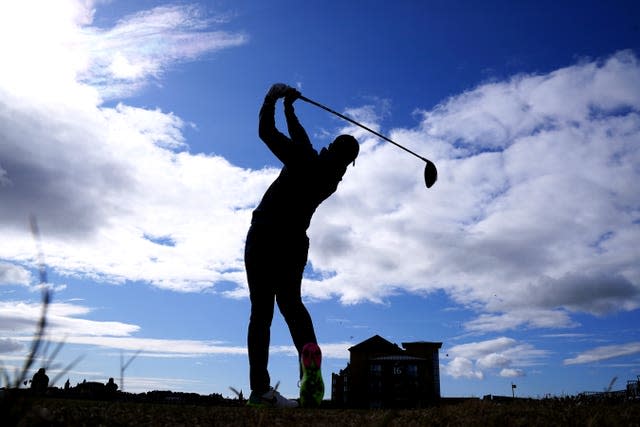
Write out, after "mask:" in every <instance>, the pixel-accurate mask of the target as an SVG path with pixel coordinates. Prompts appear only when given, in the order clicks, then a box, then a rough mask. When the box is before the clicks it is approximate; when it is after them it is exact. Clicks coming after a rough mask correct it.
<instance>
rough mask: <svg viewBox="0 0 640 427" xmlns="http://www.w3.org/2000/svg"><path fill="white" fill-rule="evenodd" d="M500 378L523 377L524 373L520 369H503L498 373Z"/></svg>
mask: <svg viewBox="0 0 640 427" xmlns="http://www.w3.org/2000/svg"><path fill="white" fill-rule="evenodd" d="M500 376H501V377H505V378H515V377H523V376H524V371H522V369H512V368H504V369H503V370H501V371H500Z"/></svg>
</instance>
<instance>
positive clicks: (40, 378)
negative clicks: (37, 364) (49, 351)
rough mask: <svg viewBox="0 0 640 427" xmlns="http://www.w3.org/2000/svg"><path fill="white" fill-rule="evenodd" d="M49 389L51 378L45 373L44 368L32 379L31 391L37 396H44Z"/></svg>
mask: <svg viewBox="0 0 640 427" xmlns="http://www.w3.org/2000/svg"><path fill="white" fill-rule="evenodd" d="M48 387H49V377H48V376H47V374H46V373H45V370H44V368H40V369H38V372H36V373H35V374H33V378H32V379H31V390H33V392H34V393H36V394H44V393H45V392H46V391H47V388H48Z"/></svg>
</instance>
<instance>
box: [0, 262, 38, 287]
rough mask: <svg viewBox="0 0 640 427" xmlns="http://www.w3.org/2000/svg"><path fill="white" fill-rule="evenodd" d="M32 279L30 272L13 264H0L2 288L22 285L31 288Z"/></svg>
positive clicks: (0, 283)
mask: <svg viewBox="0 0 640 427" xmlns="http://www.w3.org/2000/svg"><path fill="white" fill-rule="evenodd" d="M31 280H32V277H31V272H29V270H27V269H25V268H23V267H21V266H19V265H15V264H12V263H8V262H0V286H1V285H22V286H29V285H30V283H31Z"/></svg>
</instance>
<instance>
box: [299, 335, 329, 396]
mask: <svg viewBox="0 0 640 427" xmlns="http://www.w3.org/2000/svg"><path fill="white" fill-rule="evenodd" d="M321 364H322V352H321V351H320V347H318V344H316V343H308V344H305V346H304V347H302V355H301V356H300V366H301V367H302V380H301V381H300V405H301V406H303V407H305V408H310V407H317V406H320V403H321V402H322V398H323V397H324V381H322V373H321V372H320V365H321Z"/></svg>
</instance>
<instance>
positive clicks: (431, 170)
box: [299, 95, 438, 188]
mask: <svg viewBox="0 0 640 427" xmlns="http://www.w3.org/2000/svg"><path fill="white" fill-rule="evenodd" d="M299 99H301V100H303V101H305V102H308V103H309V104H313V105H315V106H316V107H320V108H322V109H323V110H325V111H328V112H330V113H332V114H335V115H336V116H338V117H340V118H341V119H344V120H346V121H348V122H349V123H353V124H354V125H356V126H360V127H361V128H362V129H364V130H367V131H369V132H371V133H372V134H374V135H376V136H377V137H379V138H382V139H384V140H385V141H387V142H390V143H392V144H393V145H395V146H396V147H399V148H402V149H403V150H404V151H406V152H407V153H409V154H413V155H414V156H415V157H417V158H419V159H420V160H422V161H424V162H425V163H426V164H425V167H424V183H425V185H426V186H427V188H431V186H432V185H433V184H435V182H436V180H437V179H438V170H437V169H436V165H435V164H433V162H432V161H431V160H429V159H426V158H424V157H422V156H420V155H419V154H416V153H414V152H413V151H411V150H409V149H408V148H407V147H403V146H402V145H400V144H398V143H397V142H395V141H392V140H391V139H389V138H387V137H386V136H384V135H382V134H379V133H378V132H376V131H375V130H373V129H370V128H368V127H366V126H365V125H363V124H360V123H358V122H356V121H355V120H353V119H351V118H349V117H347V116H345V115H344V114H340V113H338V112H337V111H334V110H332V109H331V108H329V107H325V106H324V105H322V104H320V103H319V102H316V101H314V100H312V99H309V98H307V97H306V96H302V95H300V97H299Z"/></svg>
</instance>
